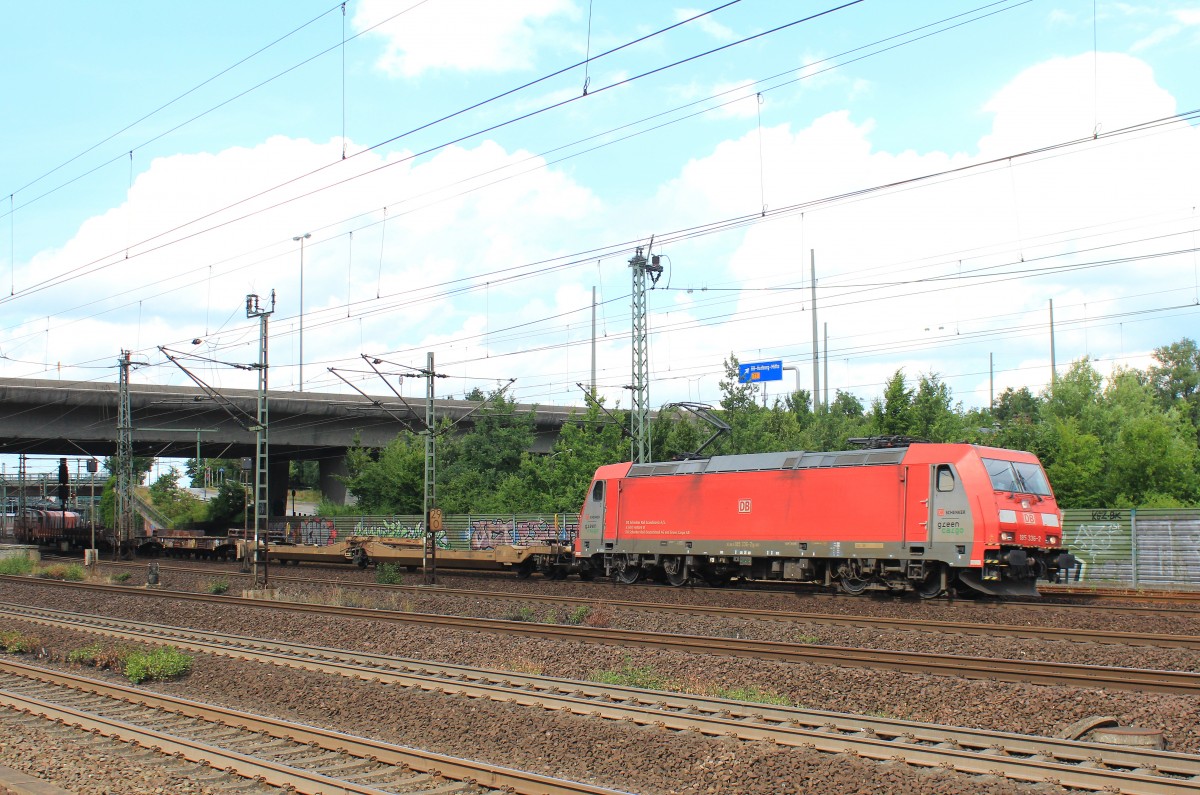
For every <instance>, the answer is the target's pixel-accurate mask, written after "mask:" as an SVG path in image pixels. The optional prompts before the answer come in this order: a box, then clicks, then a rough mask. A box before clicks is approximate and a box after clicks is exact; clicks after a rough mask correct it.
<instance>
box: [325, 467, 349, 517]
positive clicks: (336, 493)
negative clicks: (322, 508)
mask: <svg viewBox="0 0 1200 795" xmlns="http://www.w3.org/2000/svg"><path fill="white" fill-rule="evenodd" d="M320 471H321V493H322V494H324V495H325V499H327V500H329V501H330V502H332V503H336V504H337V505H346V504H347V502H346V496H347V495H346V484H345V483H343V482H342V481H340V480H338V476H341V477H346V476H347V475H349V474H350V470H349V468H348V467H347V466H346V456H344V455H339V456H335V457H333V458H322V459H321V462H320Z"/></svg>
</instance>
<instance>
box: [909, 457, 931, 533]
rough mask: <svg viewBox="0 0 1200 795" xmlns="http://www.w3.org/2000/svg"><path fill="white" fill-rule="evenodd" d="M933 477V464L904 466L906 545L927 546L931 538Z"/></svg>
mask: <svg viewBox="0 0 1200 795" xmlns="http://www.w3.org/2000/svg"><path fill="white" fill-rule="evenodd" d="M932 479H933V466H932V465H929V464H916V465H912V466H906V467H904V545H905V546H907V547H914V546H916V547H926V546H928V544H929V542H930V540H931V527H930V523H929V517H930V501H931V498H932V494H931V491H932Z"/></svg>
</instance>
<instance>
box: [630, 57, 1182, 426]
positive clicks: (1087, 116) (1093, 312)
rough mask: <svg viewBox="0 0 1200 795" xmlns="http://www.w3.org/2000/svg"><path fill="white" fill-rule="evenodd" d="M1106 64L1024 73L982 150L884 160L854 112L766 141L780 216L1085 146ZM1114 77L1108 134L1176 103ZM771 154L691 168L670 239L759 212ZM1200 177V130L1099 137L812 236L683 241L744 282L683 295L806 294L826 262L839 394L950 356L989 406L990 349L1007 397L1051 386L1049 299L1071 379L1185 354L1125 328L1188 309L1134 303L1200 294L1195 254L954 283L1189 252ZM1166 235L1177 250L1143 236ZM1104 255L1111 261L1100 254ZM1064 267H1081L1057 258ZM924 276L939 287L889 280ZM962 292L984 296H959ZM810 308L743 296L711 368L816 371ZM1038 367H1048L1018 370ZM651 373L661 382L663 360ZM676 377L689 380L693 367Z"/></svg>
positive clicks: (828, 216)
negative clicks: (777, 288)
mask: <svg viewBox="0 0 1200 795" xmlns="http://www.w3.org/2000/svg"><path fill="white" fill-rule="evenodd" d="M1091 70H1092V57H1091V55H1090V54H1089V55H1086V56H1080V57H1078V58H1061V59H1055V60H1052V61H1049V62H1046V63H1043V64H1039V65H1037V66H1035V67H1032V68H1030V69H1028V70H1026V71H1025V72H1023V73H1021V74H1019V75H1017V76H1016V77H1014V78H1013V80H1011V81H1010V82H1009V83H1008V84H1007V85H1006V86H1005V87H1004V88H1002V89H1001V90H1000V91H998V92H997V93H996V94H995V96H993V97H992V98H991V99H990V100H989V101H988V102H987V103H986V104H985V108H986V110H987V111H988V112H990V113H991V114H993V125H992V129H991V130H990V131H989V132H988V134H987V135H985V136H983V137H982V138H981V139H980V141H979V145H978V151H977V152H975V153H973V154H968V153H946V152H938V151H929V152H922V153H918V152H914V151H907V152H887V151H880V150H878V149H877V148H875V147H874V145H873V144H872V140H871V137H872V136H871V134H872V124H871V123H870V122H861V123H856V122H855V121H853V120H852V119H851V117H850V115H849V114H848V113H847V112H844V111H843V112H835V113H830V114H827V115H825V116H823V117H821V118H819V119H817V120H816V121H814V122H813V123H812V124H811V125H810V126H808V127H806V128H803V129H796V130H794V129H792V128H791V127H790V126H788V125H782V126H776V127H771V128H765V129H764V130H763V150H764V154H763V169H762V171H763V173H764V177H763V181H764V188H765V192H766V202H767V204H768V205H769V206H770V207H772V208H778V207H781V206H785V205H790V204H793V203H797V202H802V201H805V200H809V199H814V198H819V197H822V196H828V195H835V194H840V193H844V192H847V191H852V190H855V189H857V188H863V187H869V186H872V185H878V184H886V183H891V182H897V181H900V180H904V179H907V178H910V177H913V176H918V175H922V174H927V173H932V172H937V171H942V170H945V169H948V168H955V167H959V166H963V165H968V164H970V163H972V162H978V161H982V160H987V159H991V158H995V157H1001V156H1004V155H1007V154H1013V153H1017V152H1020V151H1023V150H1026V149H1031V148H1034V147H1038V146H1044V145H1047V144H1052V143H1057V142H1059V141H1064V140H1070V139H1076V138H1087V137H1088V136H1089V134H1090V133H1091V130H1092V119H1093V105H1092V71H1091ZM1099 75H1100V77H1099V83H1100V89H1101V94H1100V102H1099V105H1098V113H1099V119H1100V122H1101V124H1102V127H1103V129H1105V130H1115V129H1118V128H1120V127H1123V126H1125V125H1128V124H1132V123H1135V122H1140V121H1146V120H1150V119H1156V118H1160V117H1163V116H1168V115H1170V114H1171V113H1173V112H1174V108H1175V103H1174V100H1173V98H1172V97H1171V96H1170V95H1169V94H1168V93H1167V92H1165V91H1164V90H1163V89H1162V88H1161V87H1159V86H1158V85H1157V84H1156V83H1155V81H1154V77H1153V74H1152V72H1151V70H1150V69H1149V67H1147V66H1146V65H1145V64H1144V63H1142V62H1141V61H1138V60H1137V59H1134V58H1130V57H1128V56H1116V55H1102V56H1101V58H1100V61H1099ZM758 146H759V145H758V139H757V135H756V133H755V131H754V130H750V131H748V132H747V133H746V134H745V135H744V136H742V137H741V138H739V139H736V140H731V141H726V142H724V143H722V144H720V145H718V146H717V147H715V148H714V149H713V151H712V152H711V153H710V154H709V155H708V156H707V157H704V158H699V159H696V160H693V161H691V162H689V163H688V164H687V165H686V166H685V167H684V168H683V169H682V171H681V173H680V175H679V177H678V178H677V179H675V180H673V181H672V182H671V183H669V184H667V185H665V186H663V188H662V189H661V190H660V191H659V192H658V194H657V195H656V196H655V197H654V201H653V205H654V206H655V207H660V208H672V210H674V212H675V215H674V216H673V217H672V218H670V220H665V221H664V222H663V223H662V226H664V227H667V228H671V227H673V226H676V225H678V226H685V225H687V221H689V220H692V221H694V220H695V219H699V218H704V219H712V218H729V217H735V216H739V215H745V214H752V213H754V212H755V211H756V209H757V208H758V204H759V191H760V185H759V180H760V176H759V174H760V170H759V154H758ZM1198 172H1200V133H1198V132H1197V131H1196V130H1194V129H1191V128H1189V127H1187V126H1186V125H1178V126H1177V127H1174V128H1171V129H1170V131H1167V130H1161V131H1159V133H1158V134H1156V135H1152V136H1148V137H1143V138H1138V137H1135V136H1129V137H1127V138H1117V139H1114V140H1113V141H1111V142H1103V141H1100V142H1096V143H1095V144H1089V145H1087V146H1085V147H1083V148H1082V151H1080V152H1079V153H1075V154H1069V155H1068V154H1065V153H1061V152H1059V153H1055V154H1054V155H1053V156H1047V157H1044V158H1034V159H1029V160H1022V159H1017V160H1014V161H1013V164H1012V165H1011V166H1002V167H1000V168H995V167H993V168H991V169H990V170H987V171H983V172H980V173H978V174H975V175H973V176H966V177H960V178H955V179H950V180H943V181H941V182H940V183H939V184H934V185H927V186H925V187H922V188H920V189H914V190H901V191H894V192H891V193H889V194H886V195H883V196H877V197H875V198H871V199H866V200H855V201H850V202H846V203H843V204H842V205H840V206H836V207H832V208H829V207H827V208H822V209H817V210H813V211H809V212H807V213H805V217H804V220H803V222H801V219H800V218H799V217H796V216H793V217H791V218H788V219H784V220H779V221H775V222H772V223H766V224H762V225H759V226H755V227H753V228H752V229H751V230H750V231H749V232H747V233H746V234H745V236H744V238H742V239H741V240H740V241H726V240H723V239H722V238H719V237H714V238H707V239H704V240H702V241H700V242H698V243H685V244H677V245H676V246H674V247H673V250H672V251H671V254H672V257H673V258H674V260H675V261H676V262H677V263H679V264H680V268H681V270H680V272H681V273H685V272H688V271H690V272H691V273H693V274H698V272H701V271H702V268H703V267H704V264H706V263H712V262H726V261H727V262H728V267H727V268H717V269H714V270H716V271H718V272H716V273H713V272H711V271H709V272H705V273H704V276H703V277H699V276H698V275H697V276H694V277H693V279H694V280H695V281H694V282H685V285H687V284H692V283H695V284H696V285H697V286H699V284H700V283H701V279H702V278H703V279H704V280H706V281H707V283H709V284H714V283H716V282H721V283H723V284H725V285H727V286H735V285H743V286H747V287H753V286H760V285H763V284H781V283H784V282H790V283H792V284H794V285H801V284H802V283H803V282H804V280H805V279H806V277H807V274H808V263H807V251H808V249H810V248H813V249H816V255H817V272H818V280H819V282H820V284H822V285H823V286H824V288H823V289H822V291H821V299H820V300H821V304H822V305H823V307H824V308H823V309H822V310H821V315H820V316H821V320H822V321H828V323H829V328H830V335H831V348H832V349H833V350H834V351H835V353H834V354H833V355H834V357H838V354H837V353H836V351H844V352H845V357H844V358H845V359H847V361H846V362H845V363H844V366H839V365H837V364H835V362H836V361H837V358H835V359H834V360H833V361H831V372H830V376H831V380H833V381H834V384H833V386H834V387H835V388H836V387H841V388H846V387H851V388H855V387H860V388H856V389H855V391H858V392H859V393H860V394H861V395H863V396H864V397H867V398H869V397H871V396H873V395H874V394H878V391H879V390H878V388H877V385H879V384H881V383H882V382H883V381H884V380H885V379H886V378H887V377H888V375H890V373H891V372H893V371H894V370H895V369H896V368H897V367H904V368H905V371H906V373H907V374H908V375H909V377H910V378H915V377H916V376H917V375H918V374H919V373H922V372H927V371H929V370H930V369H933V363H934V362H938V363H940V364H939V366H938V369H939V370H941V371H942V374H943V375H954V376H956V377H958V376H961V378H960V379H959V380H958V381H955V382H954V383H953V384H952V386H954V388H955V389H956V391H957V392H959V395H958V397H959V399H962V400H964V402H966V403H967V404H968V405H974V404H980V403H984V402H986V389H985V390H984V391H983V392H982V394H981V393H980V392H979V383H980V379H979V376H978V375H977V374H978V373H979V372H981V371H982V372H983V373H985V374H986V372H987V354H988V352H989V346H991V350H992V351H993V352H994V353H995V354H996V360H997V362H996V366H997V369H998V370H1000V371H1001V372H1002V373H1005V375H1004V379H1008V380H1004V381H999V380H998V385H997V391H999V390H1000V389H1001V388H1002V386H1001V384H1003V385H1009V384H1011V383H1015V382H1014V381H1013V380H1012V379H1017V380H1021V379H1024V380H1023V381H1022V383H1024V384H1029V385H1032V386H1033V388H1034V389H1035V390H1036V389H1038V388H1040V386H1041V385H1042V384H1043V383H1044V382H1045V381H1046V379H1045V378H1044V377H1042V375H1040V373H1042V372H1043V371H1045V372H1047V373H1048V372H1049V364H1048V358H1049V346H1048V342H1047V341H1046V339H1045V337H1046V332H1045V329H1046V325H1047V304H1048V300H1049V299H1050V298H1053V299H1054V300H1055V304H1056V323H1057V324H1058V325H1059V327H1060V329H1059V335H1058V361H1059V363H1060V365H1065V364H1067V363H1069V362H1070V360H1071V359H1073V358H1078V357H1079V356H1082V355H1084V353H1090V354H1091V355H1092V356H1093V357H1097V356H1098V357H1100V358H1102V359H1104V358H1112V359H1119V360H1120V361H1121V362H1122V363H1125V364H1130V363H1134V360H1130V359H1128V358H1127V357H1128V356H1130V355H1134V354H1136V352H1137V351H1139V350H1141V351H1144V350H1145V349H1146V348H1147V347H1152V346H1153V345H1154V344H1164V343H1165V342H1168V341H1170V340H1166V339H1159V340H1157V341H1156V342H1153V343H1150V344H1149V345H1148V344H1147V343H1146V342H1145V341H1144V339H1142V338H1139V337H1136V336H1135V334H1137V333H1140V326H1139V325H1138V324H1132V323H1123V322H1122V321H1121V320H1120V319H1119V318H1116V319H1113V318H1112V317H1111V316H1114V315H1117V314H1119V313H1120V312H1123V311H1130V310H1135V309H1138V308H1142V307H1144V306H1156V305H1162V304H1164V303H1171V302H1172V299H1171V298H1170V297H1169V293H1168V294H1164V295H1160V296H1157V297H1146V298H1140V299H1139V298H1137V296H1139V295H1143V294H1146V293H1150V292H1154V291H1155V290H1157V289H1163V290H1170V289H1171V288H1174V289H1176V290H1181V289H1183V288H1185V287H1186V288H1187V290H1188V300H1190V295H1191V292H1190V289H1191V286H1192V282H1193V277H1194V273H1193V271H1194V267H1193V261H1192V258H1191V256H1190V255H1188V256H1183V257H1173V258H1166V259H1161V260H1148V261H1145V262H1135V263H1132V264H1129V265H1126V266H1114V267H1101V268H1095V269H1086V270H1082V271H1078V272H1076V273H1071V272H1064V273H1061V274H1055V275H1049V276H1042V277H1040V278H1033V277H1031V276H1030V275H1023V276H1019V277H1018V278H1011V279H1009V280H993V281H991V282H990V283H989V280H979V281H978V283H972V282H970V281H965V282H964V281H962V280H960V279H958V278H957V277H959V276H960V275H961V274H963V273H966V274H970V273H971V272H972V271H974V270H977V269H981V268H988V267H992V268H996V267H998V266H1002V265H1005V267H1003V268H999V270H1000V271H1001V272H1002V273H1003V272H1006V271H1007V272H1023V271H1033V270H1034V269H1036V268H1039V267H1044V266H1046V265H1062V264H1064V263H1072V262H1076V263H1081V264H1082V263H1087V262H1090V261H1094V260H1099V259H1107V258H1115V257H1121V256H1128V255H1137V254H1142V253H1148V252H1151V251H1159V250H1171V249H1182V248H1187V247H1188V246H1190V245H1192V243H1191V238H1190V237H1188V236H1187V235H1184V236H1182V237H1181V236H1178V234H1177V233H1178V232H1179V231H1181V230H1186V229H1190V228H1192V227H1193V226H1194V225H1195V223H1196V220H1195V217H1194V215H1192V211H1191V208H1192V207H1194V206H1196V205H1197V204H1200V194H1198V192H1197V188H1196V186H1195V184H1194V181H1193V180H1188V179H1186V178H1183V177H1182V175H1185V174H1192V173H1198ZM1189 225H1190V226H1189ZM1164 233H1167V234H1170V233H1175V234H1176V236H1175V237H1165V238H1162V239H1161V240H1156V241H1148V242H1146V243H1133V242H1129V241H1132V240H1134V239H1137V238H1143V237H1145V238H1150V237H1153V236H1156V235H1160V234H1164ZM730 244H732V246H731V247H729V246H730ZM1115 244H1121V245H1115ZM1097 246H1112V247H1111V248H1105V249H1101V250H1098V251H1094V252H1089V251H1086V250H1085V249H1088V248H1093V247H1097ZM1047 255H1065V257H1064V258H1056V259H1050V260H1042V259H1041V258H1042V257H1044V256H1047ZM1022 260H1025V263H1024V264H1022ZM1006 263H1007V265H1006ZM685 265H686V267H687V269H688V271H684V270H683V268H684V266H685ZM1014 275H1017V274H1016V273H1014ZM927 277H936V278H939V279H941V280H942V281H939V282H933V283H925V284H913V285H906V286H896V287H891V288H888V287H880V286H879V285H886V284H887V283H892V282H900V281H906V280H912V279H916V278H927ZM685 278H686V277H685ZM957 284H967V285H974V286H967V287H964V288H961V289H945V288H946V287H950V286H953V285H957ZM881 298H882V299H884V300H873V301H871V300H865V299H881ZM806 300H807V293H805V292H799V293H798V292H791V293H782V292H780V293H774V294H772V293H766V294H763V293H752V292H751V293H743V294H742V295H741V296H740V297H739V299H738V303H737V307H738V312H739V314H738V317H739V322H736V323H729V324H726V325H724V326H721V327H714V328H713V329H711V330H700V331H698V332H697V333H696V334H695V340H696V342H695V345H694V348H695V349H696V351H697V356H702V354H700V353H699V352H700V351H706V352H707V357H708V362H709V363H710V365H711V363H712V361H713V360H714V359H716V358H718V356H723V355H726V354H727V353H728V352H729V351H730V350H733V351H734V352H736V353H738V354H739V355H740V356H742V357H743V358H756V357H757V356H758V355H759V354H760V352H761V354H762V355H763V358H778V357H779V356H783V357H784V358H793V359H804V358H805V357H807V355H808V353H807V351H808V346H809V344H810V343H809V338H810V336H811V332H810V331H809V326H808V324H809V323H810V322H811V315H809V314H807V312H805V311H804V310H803V309H802V303H803V302H805V301H806ZM1100 318H1108V319H1100ZM938 326H942V327H943V328H942V330H941V331H939V330H938V328H937V327H938ZM926 329H930V330H929V331H927V330H926ZM1003 329H1015V330H1011V331H1007V332H1003V331H1002V330H1003ZM1022 329H1024V330H1022ZM989 333H993V334H999V335H1000V336H999V339H998V340H996V341H992V338H990V337H987V336H984V337H983V340H982V341H981V342H980V343H976V344H974V345H973V346H972V345H971V344H970V343H969V342H968V341H969V340H971V339H973V338H974V336H975V335H987V334H989ZM705 346H708V347H707V348H706V347H705ZM1122 357H1124V358H1122ZM838 358H841V357H838ZM1029 362H1035V363H1037V365H1038V367H1037V368H1035V369H1033V370H1029V371H1027V370H1025V369H1021V368H1025V367H1028V366H1029V365H1028V363H1029ZM652 365H653V366H654V368H655V370H656V372H657V371H658V367H659V364H658V363H656V362H652ZM673 366H674V367H676V368H678V367H679V366H680V362H679V361H678V359H676V361H675V362H673ZM947 371H949V372H947ZM1010 371H1011V372H1010ZM800 372H801V378H802V383H803V385H804V386H805V388H807V387H808V385H809V384H810V383H811V374H810V373H811V370H810V369H809V368H807V367H806V366H801V371H800ZM972 373H975V374H976V375H974V376H972V375H971V374H972ZM707 383H708V384H709V393H708V394H707V395H706V398H707V399H709V400H712V399H715V397H716V391H715V388H716V384H715V379H710V380H709V381H708V382H707ZM983 383H985V384H986V378H985V379H984V382H983ZM831 392H832V390H831ZM656 400H657V397H656Z"/></svg>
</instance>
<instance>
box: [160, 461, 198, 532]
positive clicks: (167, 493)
mask: <svg viewBox="0 0 1200 795" xmlns="http://www.w3.org/2000/svg"><path fill="white" fill-rule="evenodd" d="M150 500H151V501H152V502H153V503H154V507H155V508H156V509H157V510H158V511H159V513H161V514H162V515H163V516H164V517H166V519H168V520H169V521H170V523H171V528H170V529H173V530H175V529H179V528H182V527H190V526H192V525H193V524H195V523H196V522H199V521H202V520H203V519H204V516H205V513H206V511H205V506H204V503H203V502H201V501H200V500H198V499H196V498H195V497H193V496H192V495H191V494H189V493H188V492H186V491H184V490H183V489H181V488H180V487H179V470H178V469H176V468H175V467H171V468H170V469H169V470H167V471H166V472H164V473H163V474H161V475H159V477H158V479H157V480H155V481H154V482H153V483H151V484H150Z"/></svg>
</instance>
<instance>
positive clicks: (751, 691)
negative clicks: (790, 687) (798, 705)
mask: <svg viewBox="0 0 1200 795" xmlns="http://www.w3.org/2000/svg"><path fill="white" fill-rule="evenodd" d="M708 695H710V696H713V697H715V698H728V699H731V700H733V701H752V702H754V703H755V704H771V705H774V706H777V707H790V706H793V704H792V700H791V699H790V698H788V697H787V696H784V695H782V694H780V693H775V692H773V691H771V690H762V689H761V688H758V687H755V686H754V685H747V686H746V687H718V688H714V689H713V690H711V691H709V693H708Z"/></svg>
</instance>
